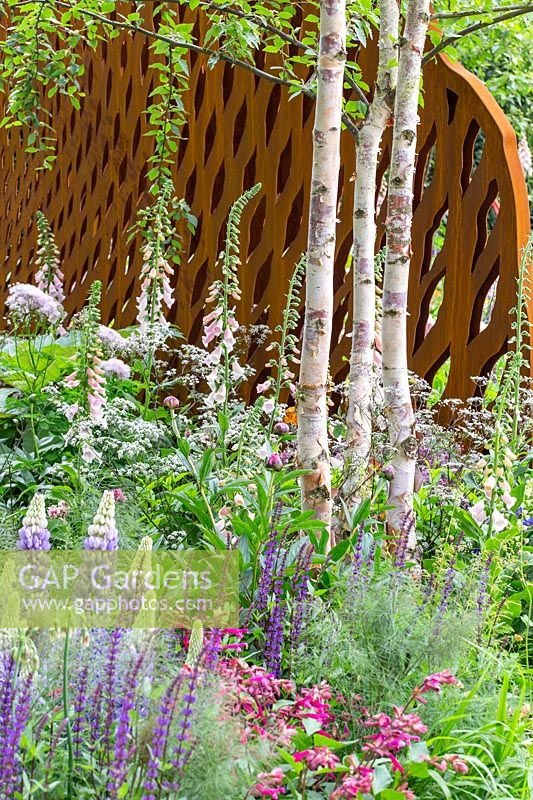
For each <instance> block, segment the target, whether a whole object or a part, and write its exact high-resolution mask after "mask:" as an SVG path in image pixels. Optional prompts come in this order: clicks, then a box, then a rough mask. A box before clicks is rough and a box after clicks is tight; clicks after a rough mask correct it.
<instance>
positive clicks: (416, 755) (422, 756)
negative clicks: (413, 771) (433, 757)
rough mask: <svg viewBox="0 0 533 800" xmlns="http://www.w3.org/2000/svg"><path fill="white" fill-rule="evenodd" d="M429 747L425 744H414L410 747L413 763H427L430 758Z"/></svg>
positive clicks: (410, 756)
mask: <svg viewBox="0 0 533 800" xmlns="http://www.w3.org/2000/svg"><path fill="white" fill-rule="evenodd" d="M429 755H430V753H429V750H428V746H427V744H426V743H425V742H413V743H412V744H411V745H409V758H410V759H411V761H425V760H426V759H427V758H429Z"/></svg>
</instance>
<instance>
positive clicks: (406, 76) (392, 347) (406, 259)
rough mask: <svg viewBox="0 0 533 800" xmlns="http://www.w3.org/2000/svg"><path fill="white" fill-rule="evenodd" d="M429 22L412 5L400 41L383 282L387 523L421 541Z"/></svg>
mask: <svg viewBox="0 0 533 800" xmlns="http://www.w3.org/2000/svg"><path fill="white" fill-rule="evenodd" d="M428 23H429V0H408V3H407V15H406V21H405V29H404V33H403V36H402V37H401V39H400V60H399V68H398V86H397V90H396V98H395V103H394V127H393V141H392V153H391V165H390V173H389V195H388V206H387V257H386V261H385V273H384V279H383V364H382V369H383V389H384V396H385V414H386V417H387V421H388V427H389V441H390V444H391V446H392V448H393V457H392V461H391V463H392V466H393V467H394V477H393V478H392V480H391V482H390V488H389V505H390V506H391V509H390V510H389V511H388V513H387V522H388V527H389V530H390V532H391V533H392V534H393V535H395V536H398V535H399V533H400V531H402V532H405V531H406V530H409V537H410V541H409V542H408V545H407V546H408V549H409V551H410V552H412V551H413V549H414V545H415V544H416V536H415V531H414V525H413V524H412V518H413V490H414V476H415V465H416V450H417V446H416V439H415V430H414V427H415V420H414V413H413V406H412V402H411V394H410V390H409V379H408V370H407V328H406V323H407V292H408V288H409V263H410V257H411V227H412V221H413V179H414V172H415V149H416V136H417V125H418V95H419V90H420V76H421V69H422V55H423V51H424V43H425V39H426V33H427V28H428Z"/></svg>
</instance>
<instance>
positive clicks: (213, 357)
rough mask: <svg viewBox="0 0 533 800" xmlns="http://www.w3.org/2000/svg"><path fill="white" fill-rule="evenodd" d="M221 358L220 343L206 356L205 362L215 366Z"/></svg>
mask: <svg viewBox="0 0 533 800" xmlns="http://www.w3.org/2000/svg"><path fill="white" fill-rule="evenodd" d="M221 358H222V347H221V345H219V344H218V345H217V346H216V347H215V349H214V350H212V351H211V353H209V355H208V356H206V359H205V363H206V364H209V366H210V367H213V366H216V365H217V364H219V363H220V359H221Z"/></svg>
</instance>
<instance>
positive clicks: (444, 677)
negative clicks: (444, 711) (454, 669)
mask: <svg viewBox="0 0 533 800" xmlns="http://www.w3.org/2000/svg"><path fill="white" fill-rule="evenodd" d="M446 685H448V686H450V685H452V686H453V685H457V678H456V677H455V675H453V674H452V673H451V672H450V670H449V669H445V670H443V671H442V672H436V673H434V674H433V675H428V677H427V678H425V679H424V681H423V683H422V685H421V686H419V687H417V688H416V689H415V690H414V691H413V697H414V698H415V699H416V700H418V701H419V702H420V703H426V702H427V700H426V699H425V698H424V697H423V695H424V694H427V693H428V692H437V693H439V692H440V690H441V689H442V687H443V686H446Z"/></svg>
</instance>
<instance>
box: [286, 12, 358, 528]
mask: <svg viewBox="0 0 533 800" xmlns="http://www.w3.org/2000/svg"><path fill="white" fill-rule="evenodd" d="M345 60H346V3H345V0H320V47H319V56H318V68H317V98H316V108H315V124H314V129H313V173H312V179H311V199H310V208H309V235H308V242H307V258H308V266H307V272H306V285H305V320H304V330H303V342H302V354H301V365H300V378H299V385H298V392H297V401H298V461H299V465H300V467H301V468H302V469H306V470H309V472H308V474H306V475H304V476H303V477H302V506H303V508H304V509H305V510H312V511H314V513H315V515H316V517H317V518H318V519H321V520H323V521H324V522H325V523H326V525H327V526H328V528H331V505H332V504H331V470H330V460H329V448H328V409H327V384H328V364H329V351H330V344H331V323H332V317H333V266H334V260H335V227H336V222H337V191H338V181H339V167H340V132H341V112H342V90H343V81H344V64H345Z"/></svg>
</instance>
